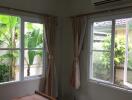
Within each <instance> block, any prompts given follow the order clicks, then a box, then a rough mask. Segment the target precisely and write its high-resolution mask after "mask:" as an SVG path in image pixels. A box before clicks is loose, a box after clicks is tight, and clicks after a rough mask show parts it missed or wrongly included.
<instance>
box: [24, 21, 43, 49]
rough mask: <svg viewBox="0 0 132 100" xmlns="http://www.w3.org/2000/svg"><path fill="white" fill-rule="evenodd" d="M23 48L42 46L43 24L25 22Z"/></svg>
mask: <svg viewBox="0 0 132 100" xmlns="http://www.w3.org/2000/svg"><path fill="white" fill-rule="evenodd" d="M24 36H25V38H24V47H25V48H42V47H43V24H39V23H30V22H25V32H24Z"/></svg>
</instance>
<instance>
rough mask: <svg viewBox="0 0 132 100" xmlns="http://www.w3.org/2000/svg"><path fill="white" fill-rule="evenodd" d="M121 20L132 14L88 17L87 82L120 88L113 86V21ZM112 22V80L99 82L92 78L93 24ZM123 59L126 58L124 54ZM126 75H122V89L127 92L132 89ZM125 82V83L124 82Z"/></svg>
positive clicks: (116, 85)
mask: <svg viewBox="0 0 132 100" xmlns="http://www.w3.org/2000/svg"><path fill="white" fill-rule="evenodd" d="M123 18H132V14H131V13H123V14H118V15H109V14H108V15H107V14H106V15H101V16H100V15H93V16H90V18H89V20H90V21H89V25H90V30H89V32H90V43H89V44H90V46H89V47H90V49H89V52H90V55H89V57H90V63H89V66H90V67H89V80H90V81H92V82H93V81H94V82H97V83H98V82H99V83H103V84H106V85H107V84H108V85H112V86H114V87H122V86H120V85H118V84H115V75H114V74H115V73H114V59H113V58H114V40H115V20H116V19H123ZM110 20H111V21H112V32H111V33H112V35H111V57H110V59H111V66H112V67H111V68H112V72H111V76H112V80H111V81H105V80H101V79H96V78H94V77H93V58H92V56H93V50H92V49H93V23H94V22H102V21H110ZM125 58H126V52H125ZM125 66H126V59H125ZM125 66H124V70H125V68H126V69H127V66H126V67H125ZM123 74H127V73H125V72H123ZM125 76H126V75H124V77H123V88H126V89H127V90H128V89H131V88H132V84H131V83H128V82H127V80H126V77H125ZM125 80H126V81H125Z"/></svg>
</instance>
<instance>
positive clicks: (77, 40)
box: [71, 16, 88, 89]
mask: <svg viewBox="0 0 132 100" xmlns="http://www.w3.org/2000/svg"><path fill="white" fill-rule="evenodd" d="M87 23H88V18H87V16H83V17H74V18H73V19H72V25H73V45H74V47H73V52H74V58H73V66H72V76H71V85H72V87H73V88H75V89H79V87H80V67H81V66H80V53H81V51H82V46H83V41H84V36H85V33H86V29H87Z"/></svg>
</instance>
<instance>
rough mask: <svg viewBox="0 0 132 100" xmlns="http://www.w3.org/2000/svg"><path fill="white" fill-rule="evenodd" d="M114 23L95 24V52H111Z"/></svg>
mask: <svg viewBox="0 0 132 100" xmlns="http://www.w3.org/2000/svg"><path fill="white" fill-rule="evenodd" d="M111 27H112V21H104V22H94V24H93V50H110V47H111Z"/></svg>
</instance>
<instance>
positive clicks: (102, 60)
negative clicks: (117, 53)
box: [93, 52, 111, 81]
mask: <svg viewBox="0 0 132 100" xmlns="http://www.w3.org/2000/svg"><path fill="white" fill-rule="evenodd" d="M93 77H94V78H96V79H101V80H105V81H109V80H110V79H111V68H110V52H93Z"/></svg>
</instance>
